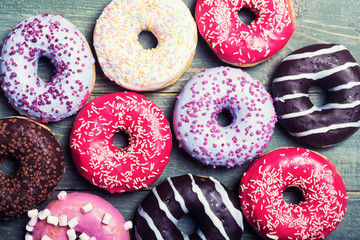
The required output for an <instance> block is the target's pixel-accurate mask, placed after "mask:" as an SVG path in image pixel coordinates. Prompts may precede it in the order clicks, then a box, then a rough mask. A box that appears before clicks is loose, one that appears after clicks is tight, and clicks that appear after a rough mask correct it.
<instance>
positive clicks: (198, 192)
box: [189, 174, 230, 240]
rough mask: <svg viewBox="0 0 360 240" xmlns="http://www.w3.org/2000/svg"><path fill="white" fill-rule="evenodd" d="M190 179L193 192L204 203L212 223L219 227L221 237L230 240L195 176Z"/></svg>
mask: <svg viewBox="0 0 360 240" xmlns="http://www.w3.org/2000/svg"><path fill="white" fill-rule="evenodd" d="M189 177H190V178H191V185H192V190H193V192H195V193H196V195H197V196H198V198H199V201H200V202H201V203H202V205H203V206H204V209H205V213H206V214H207V215H208V217H209V218H210V219H211V220H212V222H213V223H214V225H215V226H217V227H218V229H219V231H220V233H221V235H222V236H223V237H224V238H225V239H227V240H230V239H229V237H228V235H227V234H226V231H225V229H224V226H223V224H222V222H221V221H220V219H219V218H217V217H216V215H215V213H213V211H211V208H210V206H209V203H208V202H207V201H206V198H205V196H204V195H203V193H202V191H201V189H200V187H199V186H198V185H197V184H196V183H195V180H194V178H193V176H192V175H191V174H189Z"/></svg>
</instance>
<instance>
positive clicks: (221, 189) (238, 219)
mask: <svg viewBox="0 0 360 240" xmlns="http://www.w3.org/2000/svg"><path fill="white" fill-rule="evenodd" d="M209 179H210V180H211V181H213V183H215V189H216V191H218V192H219V193H220V195H221V198H222V200H223V202H224V204H225V206H226V207H227V208H228V209H229V212H230V213H231V215H232V216H233V218H234V220H235V221H236V223H237V225H238V226H239V227H240V228H241V230H242V231H244V223H243V216H242V214H241V212H240V210H238V209H236V208H235V207H234V205H233V204H232V202H231V200H230V198H229V195H228V194H227V192H226V190H225V189H224V187H223V186H222V185H221V184H220V182H219V181H217V180H216V179H214V178H213V177H209Z"/></svg>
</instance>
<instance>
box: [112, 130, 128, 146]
mask: <svg viewBox="0 0 360 240" xmlns="http://www.w3.org/2000/svg"><path fill="white" fill-rule="evenodd" d="M129 144H130V140H129V136H128V135H127V133H126V132H125V131H119V132H117V133H115V135H114V137H113V145H114V146H115V147H117V148H119V149H125V148H127V147H128V146H129Z"/></svg>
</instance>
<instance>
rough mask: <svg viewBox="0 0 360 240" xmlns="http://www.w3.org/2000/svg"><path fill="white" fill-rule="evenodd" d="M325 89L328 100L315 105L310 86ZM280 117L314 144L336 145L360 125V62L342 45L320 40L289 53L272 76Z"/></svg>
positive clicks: (290, 129) (297, 134) (288, 127)
mask: <svg viewBox="0 0 360 240" xmlns="http://www.w3.org/2000/svg"><path fill="white" fill-rule="evenodd" d="M313 85H318V86H321V87H323V88H324V89H326V92H327V102H326V104H325V105H323V106H314V104H313V103H312V102H311V100H310V99H309V94H308V92H309V89H310V87H311V86H313ZM272 88H273V97H274V105H275V109H276V112H277V114H278V116H279V122H280V123H281V124H282V125H283V126H284V128H285V129H286V130H287V131H288V132H289V133H290V135H292V136H294V137H295V138H297V139H298V140H299V141H301V142H304V143H306V144H308V145H311V146H314V147H329V146H332V145H336V144H338V143H340V142H342V141H343V140H345V139H346V138H348V137H350V136H351V135H352V134H353V133H355V132H356V131H357V130H358V128H359V126H360V67H359V65H358V63H357V62H356V61H355V59H354V58H353V56H352V55H351V53H350V52H349V51H348V50H347V49H346V48H345V47H344V46H342V45H337V44H315V45H310V46H307V47H304V48H301V49H299V50H297V51H295V52H293V53H292V54H290V55H289V56H287V57H286V58H285V59H284V60H283V61H282V63H281V64H280V66H279V69H278V71H277V75H276V77H275V78H274V80H273V86H272Z"/></svg>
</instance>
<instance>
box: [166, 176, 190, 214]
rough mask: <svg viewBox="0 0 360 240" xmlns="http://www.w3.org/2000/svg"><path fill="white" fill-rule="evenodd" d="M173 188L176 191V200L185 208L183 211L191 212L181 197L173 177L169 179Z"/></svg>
mask: <svg viewBox="0 0 360 240" xmlns="http://www.w3.org/2000/svg"><path fill="white" fill-rule="evenodd" d="M167 180H168V182H169V184H170V186H171V188H172V190H173V191H174V195H175V200H176V201H177V202H178V203H179V204H180V206H181V209H182V210H183V212H184V213H185V214H188V213H189V210H188V209H187V207H186V205H185V201H184V199H183V198H182V197H181V195H180V193H179V192H178V190H177V189H176V188H175V186H174V183H173V182H172V181H171V178H168V179H167Z"/></svg>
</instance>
